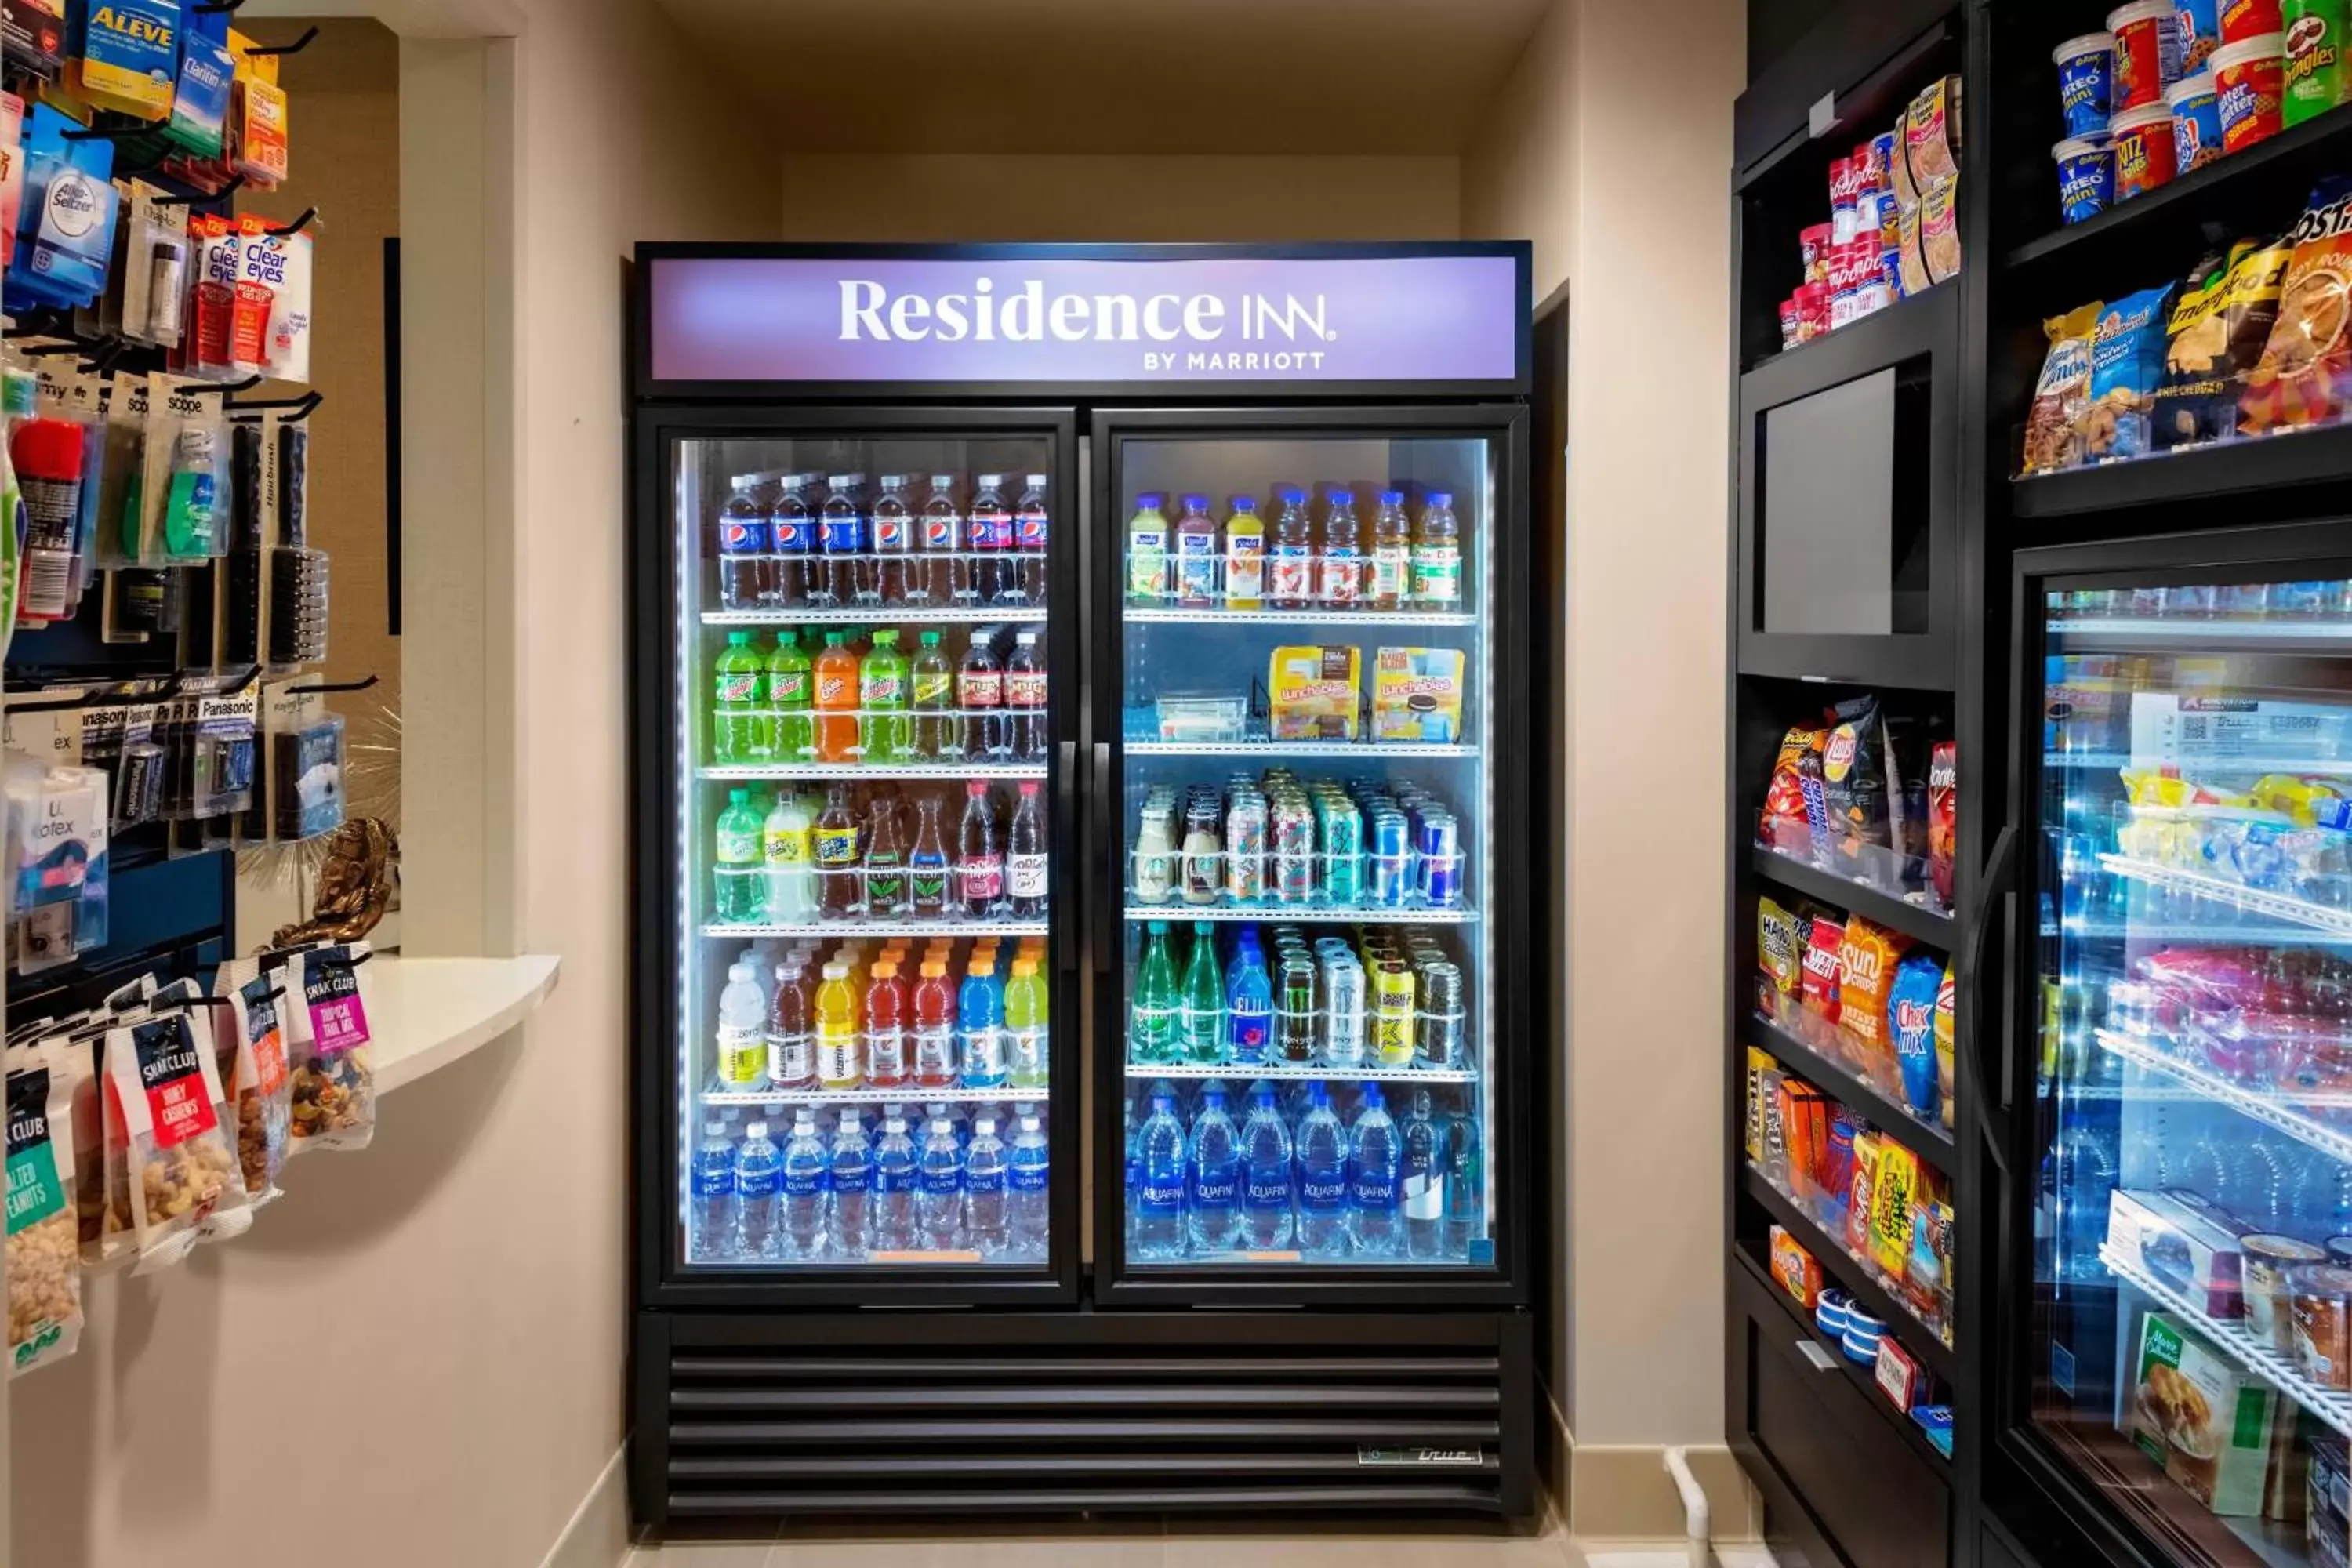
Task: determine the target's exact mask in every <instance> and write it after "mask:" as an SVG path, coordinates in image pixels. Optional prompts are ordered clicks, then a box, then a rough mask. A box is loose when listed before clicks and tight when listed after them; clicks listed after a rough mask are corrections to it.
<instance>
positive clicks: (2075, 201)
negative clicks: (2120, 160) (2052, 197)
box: [2050, 136, 2116, 223]
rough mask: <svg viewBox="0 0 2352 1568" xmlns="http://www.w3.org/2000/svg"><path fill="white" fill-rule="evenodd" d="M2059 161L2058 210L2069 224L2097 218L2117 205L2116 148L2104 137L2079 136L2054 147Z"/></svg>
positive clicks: (2052, 151) (2053, 155)
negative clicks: (2093, 138) (2095, 138)
mask: <svg viewBox="0 0 2352 1568" xmlns="http://www.w3.org/2000/svg"><path fill="white" fill-rule="evenodd" d="M2050 155H2051V156H2052V157H2053V158H2055V159H2056V160H2057V161H2058V211H2059V216H2062V217H2063V218H2064V219H2065V220H2066V221H2067V222H2068V223H2081V222H2082V221H2083V220H2084V219H2085V218H2092V217H2096V216H2099V214H2101V213H2103V212H2105V211H2106V210H2107V209H2108V208H2109V207H2111V206H2113V205H2115V201H2116V149H2115V145H2114V143H2112V142H2108V141H2107V140H2106V138H2105V137H2104V136H2103V137H2100V138H2099V139H2097V140H2096V141H2094V140H2092V139H2090V138H2088V137H2078V138H2074V139H2071V140H2068V141H2064V142H2059V143H2058V145H2056V146H2055V147H2053V148H2052V149H2050Z"/></svg>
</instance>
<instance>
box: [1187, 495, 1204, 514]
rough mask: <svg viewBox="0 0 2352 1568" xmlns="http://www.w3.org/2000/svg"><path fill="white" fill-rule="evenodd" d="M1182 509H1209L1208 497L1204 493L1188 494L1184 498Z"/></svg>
mask: <svg viewBox="0 0 2352 1568" xmlns="http://www.w3.org/2000/svg"><path fill="white" fill-rule="evenodd" d="M1184 510H1186V511H1206V510H1209V498H1208V497H1207V496H1204V495H1188V496H1186V497H1185V498H1184Z"/></svg>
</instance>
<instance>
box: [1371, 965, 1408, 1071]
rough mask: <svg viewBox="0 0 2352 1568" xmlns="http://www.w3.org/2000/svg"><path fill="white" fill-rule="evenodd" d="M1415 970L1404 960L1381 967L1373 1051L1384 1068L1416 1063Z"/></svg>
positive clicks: (1377, 991)
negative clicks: (1413, 1003) (1414, 1026)
mask: <svg viewBox="0 0 2352 1568" xmlns="http://www.w3.org/2000/svg"><path fill="white" fill-rule="evenodd" d="M1413 1050H1414V1041H1413V1017H1412V970H1410V969H1407V968H1406V967H1405V966H1404V963H1403V962H1402V960H1399V959H1390V960H1388V961H1387V962H1385V963H1382V964H1381V968H1380V977H1379V981H1378V988H1377V990H1376V991H1375V993H1374V995H1373V1002H1372V1054H1373V1056H1374V1057H1375V1058H1378V1060H1379V1062H1380V1065H1381V1066H1382V1067H1384V1068H1403V1067H1411V1066H1412V1056H1413Z"/></svg>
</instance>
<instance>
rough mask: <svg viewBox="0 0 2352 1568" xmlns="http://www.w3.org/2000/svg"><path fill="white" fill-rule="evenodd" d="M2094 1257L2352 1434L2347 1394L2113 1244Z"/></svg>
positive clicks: (2267, 1379) (2248, 1367)
mask: <svg viewBox="0 0 2352 1568" xmlns="http://www.w3.org/2000/svg"><path fill="white" fill-rule="evenodd" d="M2099 1261H2100V1262H2102V1263H2104V1264H2105V1265H2106V1266H2107V1270H2108V1272H2110V1273H2112V1274H2113V1275H2115V1276H2116V1278H2117V1279H2124V1280H2127V1281H2129V1282H2130V1283H2131V1284H2133V1285H2134V1286H2137V1288H2138V1289H2141V1290H2144V1291H2146V1292H2147V1294H2148V1295H2150V1296H2153V1297H2155V1298H2156V1299H2157V1300H2159V1301H2161V1302H2163V1303H2164V1304H2165V1305H2166V1306H2168V1307H2169V1308H2171V1309H2172V1310H2174V1311H2175V1312H2178V1313H2179V1314H2180V1316H2182V1317H2183V1318H2185V1319H2187V1320H2188V1321H2189V1322H2190V1323H2192V1324H2194V1325H2195V1326H2196V1329H2197V1331H2198V1332H2199V1333H2200V1334H2202V1335H2203V1336H2204V1337H2205V1338H2206V1339H2207V1340H2209V1341H2210V1342H2212V1343H2213V1344H2214V1345H2216V1346H2218V1347H2219V1348H2220V1349H2221V1352H2222V1353H2223V1354H2224V1355H2227V1356H2228V1357H2229V1358H2230V1359H2231V1360H2232V1361H2234V1362H2236V1363H2238V1364H2239V1365H2241V1366H2242V1367H2244V1368H2245V1369H2246V1370H2247V1371H2248V1372H2251V1373H2253V1374H2254V1375H2255V1376H2256V1377H2259V1378H2261V1379H2262V1380H2263V1382H2265V1383H2268V1384H2272V1385H2273V1386H2274V1387H2276V1388H2277V1389H2278V1390H2279V1392H2281V1393H2282V1394H2285V1395H2286V1396H2287V1397H2288V1398H2290V1399H2292V1400H2294V1402H2295V1403H2296V1404H2297V1405H2302V1406H2303V1407H2304V1408H2305V1410H2308V1411H2310V1412H2311V1413H2312V1414H2313V1415H2316V1416H2318V1417H2319V1419H2321V1420H2322V1421H2325V1422H2326V1423H2327V1425H2328V1426H2332V1427H2334V1428H2335V1429H2336V1432H2337V1433H2338V1434H2340V1435H2341V1436H2346V1437H2352V1394H2338V1393H2336V1391H2334V1390H2333V1389H2326V1388H2322V1387H2320V1386H2319V1384H2315V1383H2314V1382H2312V1381H2311V1379H2309V1378H2307V1377H2305V1375H2304V1374H2303V1369H2302V1368H2300V1367H2298V1366H2296V1365H2295V1364H2294V1361H2293V1360H2291V1359H2290V1358H2288V1357H2286V1356H2283V1355H2281V1354H2279V1352H2276V1351H2274V1350H2273V1349H2271V1348H2270V1346H2268V1345H2265V1344H2261V1343H2258V1342H2256V1341H2255V1340H2254V1337H2253V1336H2252V1335H2251V1334H2249V1333H2247V1332H2246V1331H2245V1330H2244V1329H2242V1328H2240V1327H2239V1326H2238V1325H2236V1324H2235V1323H2223V1322H2220V1321H2215V1320H2214V1319H2211V1318H2209V1317H2207V1316H2206V1315H2205V1314H2204V1313H2202V1312H2200V1311H2199V1310H2197V1309H2196V1308H2195V1307H2192V1306H2190V1305H2189V1298H2187V1297H2186V1296H2183V1295H2182V1294H2181V1293H2180V1292H2179V1291H2178V1290H2175V1289H2173V1288H2172V1287H2171V1286H2169V1285H2166V1284H2164V1283H2162V1282H2161V1281H2159V1280H2158V1279H2157V1278H2156V1276H2154V1275H2152V1274H2150V1273H2148V1272H2147V1270H2146V1269H2144V1268H2141V1267H2140V1266H2139V1265H2138V1264H2137V1263H2136V1262H2134V1261H2132V1260H2131V1259H2129V1258H2125V1257H2124V1256H2123V1255H2122V1254H2121V1253H2119V1252H2117V1251H2116V1250H2115V1248H2113V1247H2106V1246H2104V1245H2103V1246H2101V1247H2100V1248H2099Z"/></svg>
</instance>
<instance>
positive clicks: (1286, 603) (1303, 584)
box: [1265, 485, 1315, 610]
mask: <svg viewBox="0 0 2352 1568" xmlns="http://www.w3.org/2000/svg"><path fill="white" fill-rule="evenodd" d="M1275 500H1277V501H1279V502H1280V503H1281V505H1282V510H1280V511H1279V512H1277V513H1276V514H1275V519H1274V550H1273V552H1272V554H1271V555H1269V556H1268V557H1267V561H1266V601H1265V602H1266V603H1267V604H1269V605H1272V606H1274V607H1275V608H1276V609H1277V610H1303V609H1305V608H1307V605H1308V604H1309V603H1310V602H1311V601H1312V600H1313V599H1314V597H1315V521H1314V519H1313V518H1312V517H1310V516H1309V515H1308V514H1307V492H1306V491H1305V490H1303V489H1299V488H1298V487H1297V485H1285V486H1283V487H1282V488H1281V489H1278V490H1276V492H1275Z"/></svg>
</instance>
